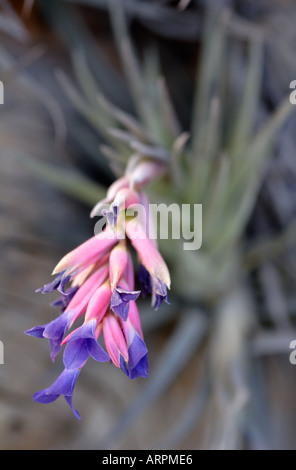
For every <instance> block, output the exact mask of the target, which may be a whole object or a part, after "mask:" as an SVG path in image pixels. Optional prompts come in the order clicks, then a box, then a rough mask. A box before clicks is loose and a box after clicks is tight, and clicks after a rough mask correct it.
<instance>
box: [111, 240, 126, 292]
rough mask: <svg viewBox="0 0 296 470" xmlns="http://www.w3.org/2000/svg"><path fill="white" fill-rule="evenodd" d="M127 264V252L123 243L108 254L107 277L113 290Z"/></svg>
mask: <svg viewBox="0 0 296 470" xmlns="http://www.w3.org/2000/svg"><path fill="white" fill-rule="evenodd" d="M127 264H128V251H127V247H126V244H125V242H121V243H119V244H118V245H116V246H115V247H114V248H113V250H112V251H111V254H110V260H109V276H110V282H111V289H112V290H113V289H114V288H115V287H116V286H117V284H118V283H119V281H120V280H121V279H122V276H123V275H124V273H125V270H126V268H127Z"/></svg>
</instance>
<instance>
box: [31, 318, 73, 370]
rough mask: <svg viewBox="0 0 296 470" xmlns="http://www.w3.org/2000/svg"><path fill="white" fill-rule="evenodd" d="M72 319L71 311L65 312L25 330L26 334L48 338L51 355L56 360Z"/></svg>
mask: <svg viewBox="0 0 296 470" xmlns="http://www.w3.org/2000/svg"><path fill="white" fill-rule="evenodd" d="M70 321H71V315H70V312H67V313H63V314H62V315H60V316H59V317H58V318H56V319H55V320H53V321H52V322H50V323H47V324H46V325H42V326H35V327H34V328H31V329H30V330H27V331H25V334H27V335H29V336H35V337H36V338H46V339H48V340H49V344H50V348H51V354H50V357H51V359H52V360H53V361H54V360H55V358H56V356H57V354H58V353H59V351H60V350H61V342H62V339H63V337H64V334H65V332H66V331H67V329H68V327H69V324H70Z"/></svg>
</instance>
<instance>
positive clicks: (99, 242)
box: [53, 226, 118, 274]
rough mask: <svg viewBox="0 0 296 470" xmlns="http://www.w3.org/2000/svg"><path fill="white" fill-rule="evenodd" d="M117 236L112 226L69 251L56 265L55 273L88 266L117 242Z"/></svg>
mask: <svg viewBox="0 0 296 470" xmlns="http://www.w3.org/2000/svg"><path fill="white" fill-rule="evenodd" d="M117 241H118V240H117V238H116V236H115V235H114V233H113V232H112V230H111V228H110V227H108V226H107V227H106V229H105V230H104V231H103V232H101V233H99V234H98V235H96V236H94V237H92V238H90V239H89V240H87V241H86V242H84V243H82V245H80V246H79V247H78V248H75V250H73V251H71V252H70V253H68V254H67V255H66V256H64V258H62V259H61V261H60V262H59V263H58V264H57V266H56V267H55V269H54V271H53V274H58V273H60V272H61V271H64V270H67V271H68V272H73V271H74V270H75V268H77V267H80V266H83V267H84V268H86V267H87V266H89V265H90V264H93V263H94V262H96V261H97V260H98V259H99V257H100V255H101V254H102V253H104V251H106V250H108V249H110V248H111V247H112V246H114V245H115V244H116V243H117Z"/></svg>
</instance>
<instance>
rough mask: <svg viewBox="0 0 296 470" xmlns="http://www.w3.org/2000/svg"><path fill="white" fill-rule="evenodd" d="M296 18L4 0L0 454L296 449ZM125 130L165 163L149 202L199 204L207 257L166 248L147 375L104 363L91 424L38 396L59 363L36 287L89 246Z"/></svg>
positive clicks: (257, 7) (287, 4)
mask: <svg viewBox="0 0 296 470" xmlns="http://www.w3.org/2000/svg"><path fill="white" fill-rule="evenodd" d="M295 22H296V5H295V2H294V1H293V0H191V1H190V0H188V1H186V0H183V1H177V0H176V1H170V0H149V1H148V0H113V1H107V0H50V1H48V0H47V1H46V0H35V1H34V0H26V1H16V0H15V1H11V2H9V1H8V0H0V37H1V38H0V80H2V82H3V83H4V89H5V104H4V105H1V106H0V184H1V199H0V240H1V245H0V246H1V255H0V260H1V261H0V263H1V271H0V276H1V277H0V279H1V282H0V302H1V311H0V340H1V341H2V342H3V344H4V362H5V363H4V365H0V448H1V449H67V450H72V449H100V448H101V449H231V450H233V449H252V450H253V449H256V450H257V449H262V450H265V449H272V450H275V449H295V448H296V441H295V430H296V406H295V390H296V366H295V365H292V364H291V363H290V360H289V357H290V353H291V352H292V350H291V349H290V342H291V341H292V340H294V339H296V329H295V316H296V290H295V283H296V256H295V255H296V251H295V235H296V219H295V216H296V191H295V189H296V156H295V155H296V153H295V150H296V132H295V131H296V120H295V111H294V108H293V106H292V105H290V103H289V94H290V93H291V91H292V90H290V88H289V87H290V83H291V82H292V81H293V80H296V55H295V54H296V52H295V50H296V49H295V44H296V30H295ZM103 97H104V98H103ZM295 109H296V108H295ZM119 110H120V111H119ZM122 111H123V112H124V113H127V114H121V112H122ZM127 116H128V117H127ZM130 116H132V117H133V119H135V120H137V121H136V122H137V123H138V125H139V126H140V129H141V130H142V131H143V132H142V133H143V136H144V137H143V142H140V143H139V142H138V147H137V148H138V151H139V152H140V153H141V152H142V153H144V154H145V152H146V151H148V153H149V151H152V152H153V151H154V153H155V155H156V156H157V155H160V157H162V156H163V155H169V164H168V166H169V176H168V177H167V179H166V180H165V181H164V182H160V183H159V184H158V185H156V186H155V187H153V188H151V190H150V197H151V199H152V200H153V202H162V201H164V202H178V203H182V202H183V203H185V202H189V203H202V204H203V210H204V222H205V223H204V240H203V247H202V249H201V250H199V252H198V253H192V252H189V253H188V252H187V253H185V252H183V251H182V249H180V246H181V245H177V242H176V241H172V242H170V241H168V242H164V241H161V242H160V249H161V251H162V253H163V255H164V257H165V258H166V260H167V262H168V265H169V267H170V269H171V272H172V291H171V293H170V294H171V295H170V302H171V304H170V305H169V306H168V305H163V306H162V307H161V308H160V310H159V311H158V312H154V311H153V309H152V308H151V307H150V305H149V303H146V302H144V301H141V303H140V305H139V307H140V312H141V317H142V321H143V328H144V333H145V338H146V342H147V345H148V348H149V354H150V356H149V357H150V377H149V378H148V379H145V380H144V379H139V380H137V381H133V382H131V381H129V380H128V379H127V378H126V377H125V376H124V374H123V373H121V371H119V370H117V369H116V368H115V367H111V366H109V365H106V364H102V365H100V364H99V365H98V364H97V363H95V362H94V361H89V363H88V364H87V367H85V368H84V370H83V372H82V374H81V376H80V378H79V381H78V383H77V386H76V390H75V393H74V403H75V406H76V408H77V409H78V410H79V412H80V414H81V417H82V420H81V421H80V422H78V421H77V420H75V418H74V417H73V416H72V413H71V410H70V409H69V407H68V406H67V404H66V403H65V401H64V400H63V399H62V398H60V399H59V400H58V401H57V402H55V403H53V404H50V405H46V406H45V405H39V404H36V403H34V402H33V400H32V395H33V393H34V392H35V391H37V390H40V389H42V388H44V387H46V386H48V385H49V384H50V383H51V382H52V381H53V380H54V379H55V378H56V377H57V375H58V374H59V373H60V371H61V368H62V363H61V359H59V360H57V361H56V363H55V364H52V363H51V361H50V359H49V354H48V345H47V343H45V342H43V341H39V340H37V339H33V338H30V337H27V336H25V335H24V334H23V332H24V331H25V330H27V329H29V328H31V327H32V326H34V325H36V324H43V323H47V322H48V321H50V319H52V318H54V315H55V314H56V312H55V311H54V310H53V309H52V308H51V307H50V305H49V303H50V302H51V301H52V300H54V298H50V295H49V296H43V295H42V294H36V293H35V290H36V289H37V288H38V287H40V286H42V285H43V284H45V283H47V282H49V280H50V273H51V271H52V268H53V267H54V266H55V265H56V263H57V261H58V260H59V259H60V258H61V257H62V256H63V255H64V254H65V253H67V252H68V251H70V250H71V249H73V248H74V247H76V246H77V245H78V244H79V243H81V242H83V241H84V240H85V239H86V238H88V237H90V236H92V234H93V220H91V219H90V218H89V213H90V210H91V207H92V205H93V204H94V203H95V202H96V201H97V200H99V199H100V198H101V197H103V196H104V194H105V191H106V188H107V187H108V185H109V184H110V183H111V182H112V181H114V179H115V178H116V177H117V176H118V175H120V174H121V172H122V171H123V168H124V166H125V164H126V162H127V159H128V157H129V155H131V154H132V153H133V152H132V149H131V148H129V146H130V144H131V140H132V137H134V136H131V133H132V131H131V125H130V121H129V119H130ZM132 122H133V121H132ZM117 124H121V127H120V126H119V125H117ZM127 124H128V126H127V127H128V128H129V133H126V134H120V132H118V129H119V128H120V129H121V131H122V128H125V127H126V125H127ZM110 128H112V129H113V131H112V132H109V131H110ZM114 128H115V129H116V130H117V133H116V131H114ZM137 130H139V129H137ZM125 131H126V129H125ZM140 134H141V133H140ZM111 135H112V139H111V142H110V136H111ZM147 135H148V137H147V140H145V139H146V136H147ZM151 135H152V139H151V140H149V139H150V136H151ZM139 140H141V139H140V138H139ZM147 142H148V144H149V148H148V150H147V148H146V147H141V144H143V145H144V144H145V145H147ZM155 142H156V143H155ZM113 144H114V145H113ZM123 144H125V146H124V145H123ZM149 149H150V150H149ZM151 149H152V150H151ZM153 149H154V150H153Z"/></svg>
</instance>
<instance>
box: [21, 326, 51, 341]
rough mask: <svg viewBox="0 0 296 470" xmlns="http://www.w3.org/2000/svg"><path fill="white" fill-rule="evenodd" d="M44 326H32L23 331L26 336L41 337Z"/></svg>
mask: <svg viewBox="0 0 296 470" xmlns="http://www.w3.org/2000/svg"><path fill="white" fill-rule="evenodd" d="M45 326H46V325H44V326H34V327H33V328H31V329H30V330H27V331H25V335H28V336H34V337H35V338H43V332H44V329H45Z"/></svg>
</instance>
